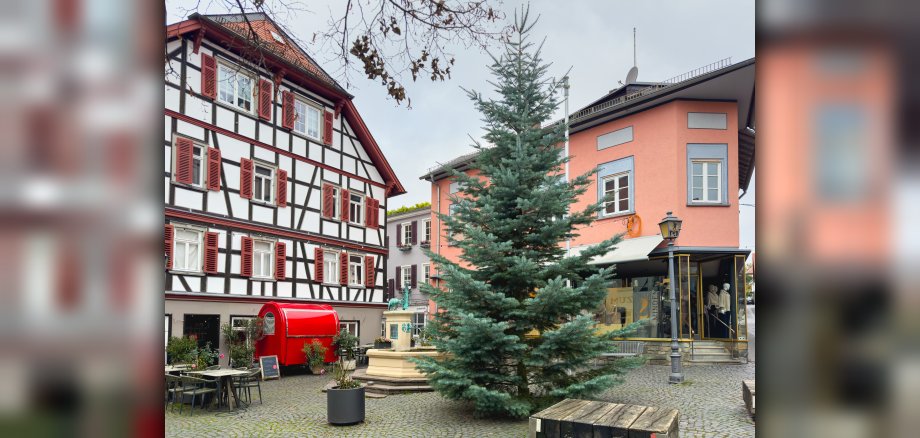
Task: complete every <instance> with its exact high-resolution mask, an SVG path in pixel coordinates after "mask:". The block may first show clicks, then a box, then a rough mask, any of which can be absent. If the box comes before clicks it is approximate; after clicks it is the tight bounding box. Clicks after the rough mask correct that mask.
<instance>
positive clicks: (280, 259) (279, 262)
mask: <svg viewBox="0 0 920 438" xmlns="http://www.w3.org/2000/svg"><path fill="white" fill-rule="evenodd" d="M286 246H287V245H285V244H284V242H276V243H275V280H284V277H285V274H286V271H287V247H286Z"/></svg>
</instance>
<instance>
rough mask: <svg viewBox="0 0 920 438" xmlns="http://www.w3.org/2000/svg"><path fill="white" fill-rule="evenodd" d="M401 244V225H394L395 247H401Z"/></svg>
mask: <svg viewBox="0 0 920 438" xmlns="http://www.w3.org/2000/svg"><path fill="white" fill-rule="evenodd" d="M402 244H403V241H402V224H396V246H402ZM397 269H398V268H397Z"/></svg>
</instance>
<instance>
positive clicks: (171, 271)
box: [169, 269, 206, 277]
mask: <svg viewBox="0 0 920 438" xmlns="http://www.w3.org/2000/svg"><path fill="white" fill-rule="evenodd" d="M169 273H170V274H173V275H191V276H193V277H204V276H205V275H206V274H205V273H204V272H196V271H182V270H176V269H170V270H169Z"/></svg>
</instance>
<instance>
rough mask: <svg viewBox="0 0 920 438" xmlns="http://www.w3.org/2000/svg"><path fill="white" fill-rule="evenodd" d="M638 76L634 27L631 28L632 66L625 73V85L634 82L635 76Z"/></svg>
mask: <svg viewBox="0 0 920 438" xmlns="http://www.w3.org/2000/svg"><path fill="white" fill-rule="evenodd" d="M638 76H639V67H638V63H637V62H636V28H635V27H634V28H633V66H632V68H631V69H629V72H628V73H626V85H629V84H634V83H635V82H636V78H637V77H638Z"/></svg>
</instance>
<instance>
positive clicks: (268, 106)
mask: <svg viewBox="0 0 920 438" xmlns="http://www.w3.org/2000/svg"><path fill="white" fill-rule="evenodd" d="M259 118H261V119H265V120H271V119H272V81H270V80H268V79H259Z"/></svg>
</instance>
